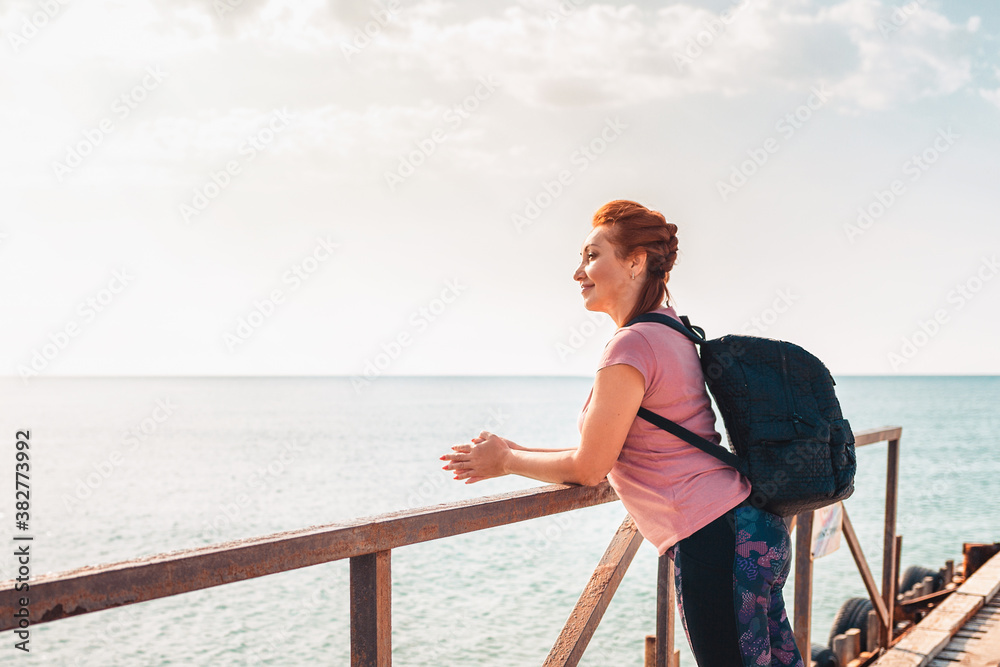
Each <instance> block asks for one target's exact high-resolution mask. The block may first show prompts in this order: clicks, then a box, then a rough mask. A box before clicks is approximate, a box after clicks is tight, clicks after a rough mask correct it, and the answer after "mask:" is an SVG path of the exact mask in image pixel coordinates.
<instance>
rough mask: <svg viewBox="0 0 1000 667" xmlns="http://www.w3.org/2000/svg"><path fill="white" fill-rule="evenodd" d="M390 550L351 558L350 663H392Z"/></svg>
mask: <svg viewBox="0 0 1000 667" xmlns="http://www.w3.org/2000/svg"><path fill="white" fill-rule="evenodd" d="M390 553H392V552H391V551H388V550H386V551H378V552H376V553H371V554H365V555H363V556H354V557H353V558H351V667H390V665H392V616H391V606H392V605H391V603H392V577H391V575H390V570H389V554H390Z"/></svg>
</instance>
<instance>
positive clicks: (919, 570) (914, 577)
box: [897, 565, 943, 595]
mask: <svg viewBox="0 0 1000 667" xmlns="http://www.w3.org/2000/svg"><path fill="white" fill-rule="evenodd" d="M924 577H934V590H935V591H939V590H941V588H942V585H943V582H942V581H941V572H939V571H938V570H931V569H929V568H926V567H921V566H919V565H911V566H910V567H908V568H906V569H905V570H903V576H902V577H901V578H900V580H899V590H898V591H897V592H898V593H899V594H900V595H902V594H903V593H905V592H907V591H908V590H910V589H911V588H913V587H914V586H916V585H917V584H919V583H920V582H921V581H923V580H924Z"/></svg>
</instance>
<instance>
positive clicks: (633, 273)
mask: <svg viewBox="0 0 1000 667" xmlns="http://www.w3.org/2000/svg"><path fill="white" fill-rule="evenodd" d="M632 280H635V271H633V272H632Z"/></svg>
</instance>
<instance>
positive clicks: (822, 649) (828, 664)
mask: <svg viewBox="0 0 1000 667" xmlns="http://www.w3.org/2000/svg"><path fill="white" fill-rule="evenodd" d="M811 653H812V661H813V664H814V665H816V667H840V663H839V662H837V656H836V655H835V654H834V652H833V649H831V648H828V647H826V646H820V645H819V644H813V645H812V651H811Z"/></svg>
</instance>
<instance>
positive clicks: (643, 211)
mask: <svg viewBox="0 0 1000 667" xmlns="http://www.w3.org/2000/svg"><path fill="white" fill-rule="evenodd" d="M601 225H606V231H607V236H608V240H610V241H611V243H612V244H613V245H614V247H615V255H616V256H617V257H618V259H620V260H622V261H624V260H626V259H628V258H629V257H630V256H632V254H633V253H635V252H638V251H643V252H645V253H646V275H645V276H644V283H643V286H642V289H641V290H640V292H639V299H638V300H637V301H636V304H635V306H634V307H633V308H632V312H631V313H629V315H628V317H626V318H625V321H626V322H628V321H629V320H631V319H632V318H634V317H636V316H638V315H642V314H643V313H648V312H649V311H651V310H656V309H657V308H659V307H660V306H662V305H663V303H664V301H666V303H667V304H668V305H669V304H670V292H668V291H667V281H668V280H670V269H672V268H673V266H674V262H675V261H676V260H677V225H675V224H673V223H671V222H667V219H666V218H665V217H663V214H662V213H660V212H659V211H653V210H650V209H648V208H646V207H645V206H643V205H642V204H638V203H636V202H634V201H628V200H625V199H618V200H615V201H612V202H608V203H607V204H605V205H604V206H602V207H601V208H600V209H598V211H597V213H595V214H594V227H595V228H596V227H599V226H601Z"/></svg>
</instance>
